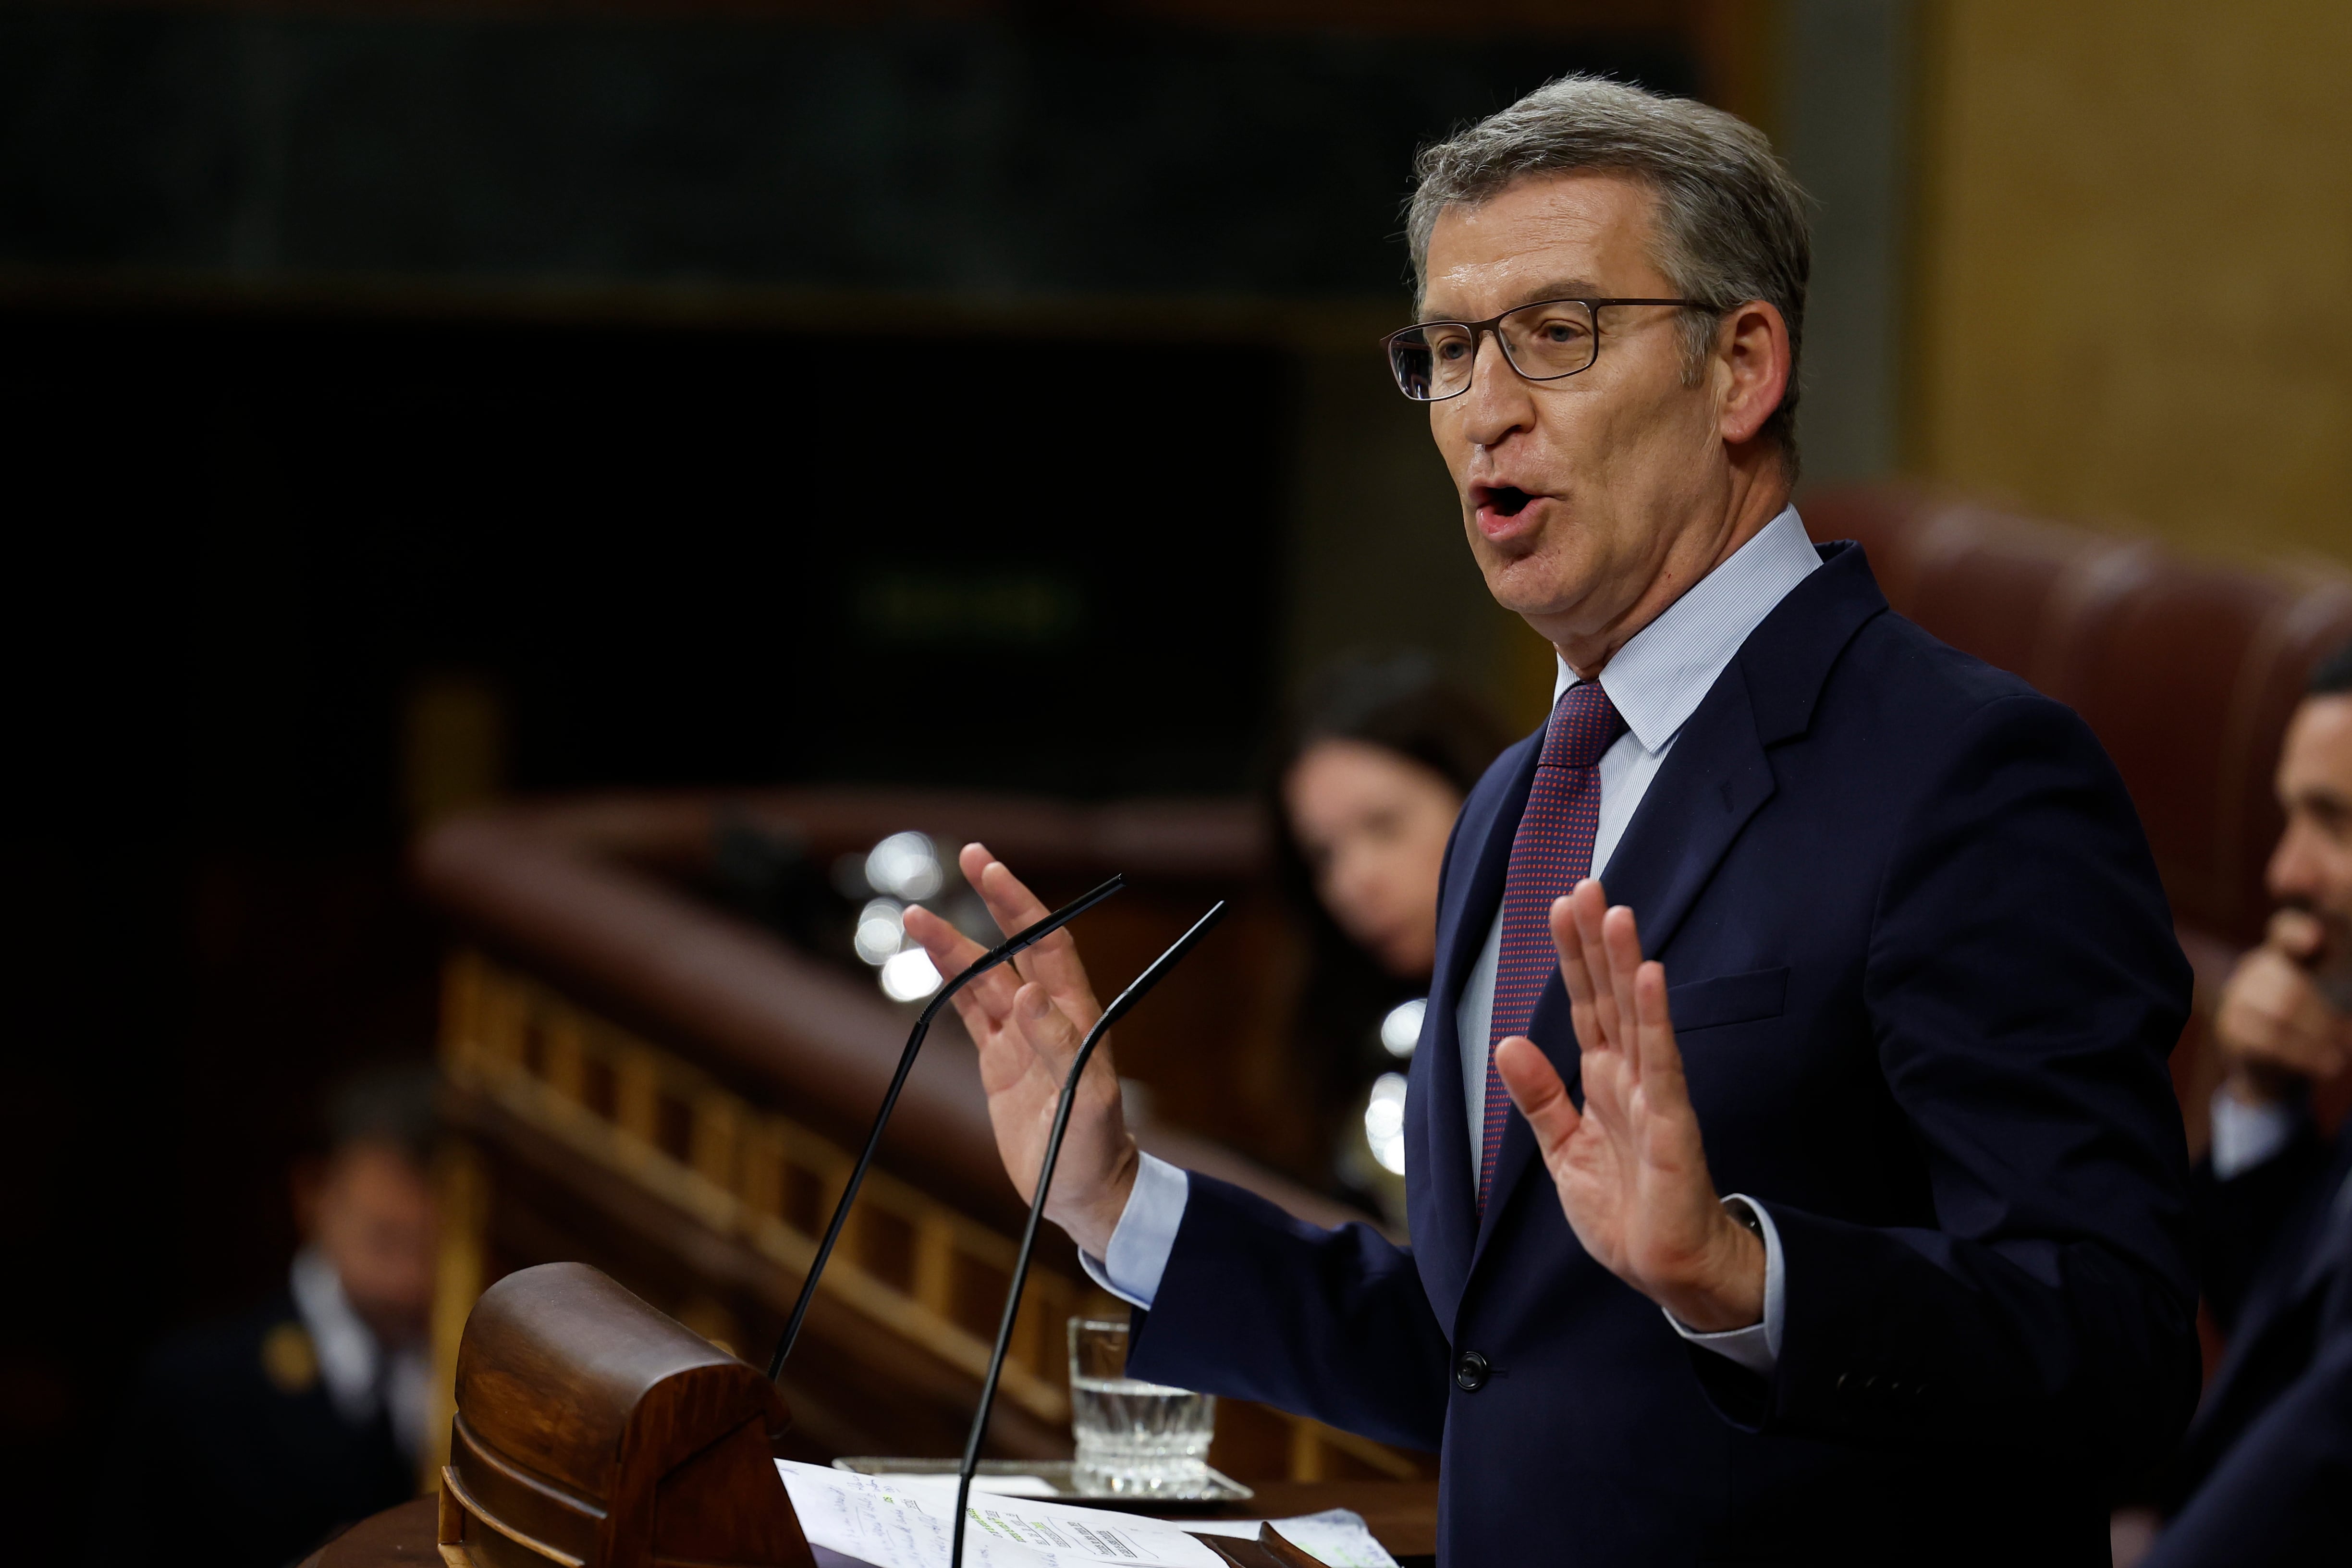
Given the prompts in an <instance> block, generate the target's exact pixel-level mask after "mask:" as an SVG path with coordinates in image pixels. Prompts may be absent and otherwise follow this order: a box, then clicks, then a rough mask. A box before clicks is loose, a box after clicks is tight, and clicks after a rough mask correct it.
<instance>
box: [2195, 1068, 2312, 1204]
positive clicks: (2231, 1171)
mask: <svg viewBox="0 0 2352 1568" xmlns="http://www.w3.org/2000/svg"><path fill="white" fill-rule="evenodd" d="M2297 1115H2298V1110H2297V1108H2296V1107H2295V1106H2294V1105H2290V1104H2281V1103H2279V1102H2276V1101H2273V1102H2272V1103H2271V1104H2268V1105H2249V1104H2247V1103H2246V1102H2245V1101H2244V1100H2240V1099H2239V1098H2238V1097H2237V1096H2236V1095H2234V1094H2231V1092H2230V1091H2229V1090H2228V1089H2215V1090H2214V1091H2213V1121H2212V1127H2213V1174H2214V1177H2215V1178H2216V1179H2217V1180H2220V1181H2224V1182H2226V1181H2228V1180H2229V1179H2230V1178H2231V1177H2232V1176H2235V1175H2240V1174H2242V1173H2245V1172H2247V1171H2251V1170H2252V1169H2253V1168H2254V1167H2255V1166H2256V1165H2259V1164H2261V1163H2263V1161H2265V1160H2269V1159H2273V1158H2274V1157H2275V1156H2276V1155H2277V1154H2278V1152H2279V1151H2280V1150H2282V1149H2284V1148H2285V1147H2286V1146H2287V1145H2288V1144H2289V1143H2291V1142H2294V1128H2295V1121H2296V1117H2297Z"/></svg>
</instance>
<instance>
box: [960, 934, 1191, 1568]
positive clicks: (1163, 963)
mask: <svg viewBox="0 0 2352 1568" xmlns="http://www.w3.org/2000/svg"><path fill="white" fill-rule="evenodd" d="M1224 918H1225V905H1224V900H1222V899H1221V900H1218V901H1217V903H1216V905H1215V907H1213V909H1211V910H1209V912H1208V913H1207V914H1205V915H1202V917H1201V918H1200V919H1199V920H1197V921H1193V922H1192V930H1190V931H1186V932H1185V933H1184V934H1183V935H1182V936H1180V937H1178V938H1177V939H1176V942H1175V945H1173V946H1172V947H1171V948H1169V950H1168V951H1167V952H1163V953H1161V954H1160V956H1159V957H1158V958H1155V959H1153V960H1152V961H1151V967H1150V968H1149V969H1146V970H1145V971H1144V972H1143V973H1140V974H1139V975H1137V976H1136V977H1135V979H1134V980H1133V981H1131V982H1130V983H1129V985H1128V987H1127V989H1126V990H1124V991H1122V992H1120V993H1119V994H1118V997H1117V999H1116V1000H1114V1001H1113V1002H1112V1003H1111V1005H1109V1006H1108V1007H1106V1008H1104V1009H1103V1015H1102V1016H1101V1017H1099V1018H1097V1019H1096V1020H1095V1026H1094V1027H1093V1028H1091V1029H1088V1030H1087V1037H1086V1039H1085V1040H1084V1041H1083V1042H1082V1043H1081V1044H1080V1045H1079V1047H1078V1050H1077V1054H1076V1056H1074V1057H1072V1058H1070V1070H1069V1073H1068V1076H1066V1078H1064V1079H1063V1080H1062V1098H1061V1100H1059V1101H1058V1102H1057V1103H1056V1104H1055V1107H1054V1131H1052V1133H1051V1134H1049V1135H1048V1136H1047V1138H1046V1140H1045V1161H1044V1163H1042V1164H1040V1165H1039V1167H1038V1170H1037V1192H1036V1194H1035V1196H1034V1197H1032V1198H1031V1199H1030V1200H1029V1222H1028V1224H1026V1225H1025V1226H1023V1227H1022V1230H1021V1252H1020V1256H1019V1257H1017V1258H1014V1259H1013V1283H1012V1285H1011V1287H1010V1288H1009V1289H1006V1291H1005V1292H1004V1316H1003V1320H1002V1321H999V1322H998V1324H997V1327H996V1349H995V1351H994V1352H992V1354H991V1355H990V1356H989V1358H988V1379H987V1381H986V1382H984V1383H982V1384H981V1386H980V1408H979V1410H977V1411H975V1412H974V1413H973V1415H972V1418H971V1433H970V1435H969V1436H966V1437H965V1438H964V1442H963V1464H962V1465H961V1467H960V1468H958V1469H957V1471H956V1500H955V1537H954V1541H953V1542H952V1543H951V1544H950V1547H949V1549H948V1568H962V1565H963V1527H964V1523H965V1521H966V1520H967V1519H968V1518H969V1517H970V1514H971V1477H972V1472H973V1471H974V1470H976V1469H977V1468H979V1467H980V1444H981V1439H982V1438H983V1437H985V1436H987V1435H988V1413H989V1411H990V1410H991V1409H992V1408H994V1406H995V1405H996V1380H997V1378H998V1377H999V1376H1000V1375H1001V1374H1002V1373H1003V1371H1004V1352H1005V1349H1006V1347H1007V1346H1009V1345H1010V1344H1012V1342H1013V1319H1014V1318H1015V1317H1017V1316H1019V1315H1020V1311H1021V1287H1022V1285H1023V1284H1024V1282H1026V1281H1027V1279H1028V1278H1029V1255H1030V1253H1031V1252H1032V1251H1033V1250H1034V1248H1035V1247H1036V1245H1037V1222H1038V1221H1039V1220H1041V1219H1043V1218H1044V1217H1045V1194H1047V1193H1049V1192H1051V1191H1052V1190H1053V1187H1054V1166H1055V1163H1056V1162H1058V1161H1059V1160H1060V1159H1061V1157H1062V1134H1063V1133H1064V1132H1066V1131H1069V1126H1070V1106H1071V1104H1072V1103H1073V1102H1074V1101H1075V1100H1076V1099H1077V1093H1078V1080H1079V1079H1083V1078H1084V1077H1085V1076H1086V1071H1087V1061H1088V1060H1089V1059H1090V1058H1092V1057H1093V1056H1094V1054H1095V1047H1097V1046H1098V1045H1100V1044H1101V1043H1102V1037H1103V1036H1104V1035H1106V1034H1107V1033H1108V1032H1109V1030H1110V1026H1112V1025H1113V1024H1116V1023H1118V1021H1119V1019H1121V1018H1123V1017H1125V1016H1127V1014H1128V1012H1129V1009H1131V1008H1132V1007H1133V1006H1134V1005H1136V1004H1137V1003H1138V1002H1140V1001H1142V1000H1143V998H1144V997H1145V995H1146V994H1149V993H1150V990H1151V988H1152V987H1153V986H1154V985H1157V984H1160V976H1161V975H1163V974H1165V973H1168V972H1169V971H1170V970H1171V969H1173V968H1175V967H1176V964H1177V962H1178V961H1179V960H1181V958H1182V957H1183V956H1184V955H1185V954H1186V953H1188V952H1192V948H1193V946H1194V944H1195V943H1197V942H1199V941H1200V940H1201V939H1202V937H1204V936H1206V935H1208V934H1209V928H1210V927H1212V926H1213V925H1215V924H1216V923H1217V922H1218V921H1221V920H1223V919H1224Z"/></svg>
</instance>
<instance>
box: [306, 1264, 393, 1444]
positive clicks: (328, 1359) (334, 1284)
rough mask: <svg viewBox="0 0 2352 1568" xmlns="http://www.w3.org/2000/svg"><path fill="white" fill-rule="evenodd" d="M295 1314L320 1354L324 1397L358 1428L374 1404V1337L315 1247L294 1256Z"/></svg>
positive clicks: (376, 1353) (370, 1414)
mask: <svg viewBox="0 0 2352 1568" xmlns="http://www.w3.org/2000/svg"><path fill="white" fill-rule="evenodd" d="M289 1283H290V1284H291V1286H292V1289H293V1295H294V1310H295V1312H296V1313H297V1314H298V1315H299V1317H300V1318H301V1320H302V1326H303V1327H304V1328H306V1329H308V1330H310V1343H311V1345H312V1346H313V1347H314V1348H315V1349H316V1350H317V1352H318V1355H319V1379H320V1382H322V1383H324V1384H326V1385H327V1396H328V1398H329V1399H331V1400H332V1401H333V1402H334V1406H335V1410H336V1413H337V1414H338V1415H341V1416H342V1418H343V1419H344V1420H345V1421H348V1422H351V1423H352V1424H353V1425H355V1426H356V1425H359V1424H361V1423H363V1422H365V1421H368V1420H369V1419H371V1418H373V1416H374V1415H375V1403H376V1363H377V1361H378V1360H379V1358H380V1357H381V1355H382V1352H381V1351H380V1350H379V1349H378V1348H377V1346H376V1342H375V1335H374V1334H373V1333H372V1332H370V1331H369V1330H368V1326H367V1324H366V1323H364V1322H362V1321H361V1320H360V1315H359V1314H358V1313H357V1312H354V1311H353V1310H352V1304H351V1300H350V1299H349V1298H348V1297H346V1296H345V1295H344V1294H343V1282H342V1280H341V1279H338V1278H337V1277H336V1274H335V1266H334V1265H333V1264H331V1263H330V1262H328V1261H327V1258H326V1254H324V1253H322V1252H320V1250H319V1249H318V1248H317V1247H304V1248H303V1249H302V1250H301V1251H300V1252H299V1253H297V1254H295V1256H294V1268H293V1278H292V1279H291V1280H290V1281H289Z"/></svg>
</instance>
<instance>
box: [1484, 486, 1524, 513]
mask: <svg viewBox="0 0 2352 1568" xmlns="http://www.w3.org/2000/svg"><path fill="white" fill-rule="evenodd" d="M1535 499H1536V498H1535V497H1533V496H1531V495H1529V494H1528V492H1527V491H1525V490H1523V489H1519V488H1518V487H1517V485H1497V486H1496V487H1495V488H1494V489H1490V490H1488V491H1487V492H1486V505H1487V507H1488V508H1489V509H1490V510H1493V511H1494V512H1495V514H1496V516H1498V517H1517V516H1518V515H1519V513H1520V512H1521V511H1523V510H1526V509H1527V504H1528V502H1529V501H1531V500H1535Z"/></svg>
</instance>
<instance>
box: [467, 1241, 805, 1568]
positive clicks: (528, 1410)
mask: <svg viewBox="0 0 2352 1568" xmlns="http://www.w3.org/2000/svg"><path fill="white" fill-rule="evenodd" d="M790 1421H791V1417H790V1416H789V1415H787V1414H786V1412H785V1410H784V1401H783V1396H782V1394H778V1393H777V1392H776V1390H775V1386H774V1385H773V1384H771V1383H769V1381H768V1380H767V1379H766V1378H765V1377H764V1376H762V1375H761V1373H760V1371H759V1369H758V1368H756V1367H753V1366H750V1365H747V1364H746V1363H743V1362H740V1361H738V1360H737V1359H736V1358H735V1357H733V1356H731V1355H729V1354H728V1353H727V1352H724V1351H722V1350H720V1349H719V1348H718V1347H717V1346H716V1345H713V1344H712V1343H711V1342H709V1340H706V1339H704V1338H703V1337H702V1336H701V1335H699V1334H697V1333H695V1332H694V1331H692V1330H690V1329H688V1328H687V1327H685V1326H684V1325H683V1324H681V1323H679V1322H677V1321H675V1320H673V1319H670V1318H667V1317H665V1316H664V1315H663V1314H661V1313H659V1312H656V1310H653V1309H652V1308H651V1307H648V1306H646V1304H645V1303H644V1302H643V1301H641V1300H638V1299H637V1298H636V1297H635V1296H633V1295H631V1294H630V1293H629V1292H628V1291H626V1290H624V1289H621V1287H619V1286H618V1285H615V1284H614V1283H613V1281H612V1280H610V1279H606V1278H605V1277H604V1275H602V1274H599V1273H598V1272H597V1271H596V1270H594V1269H593V1268H588V1267H586V1266H585V1265H583V1264H578V1263H548V1264H542V1265H541V1266H540V1267H539V1268H526V1269H523V1270H521V1271H520V1272H519V1273H515V1274H509V1276H507V1277H506V1278H505V1279H501V1280H499V1282H498V1283H497V1284H496V1285H493V1286H491V1287H490V1288H489V1289H488V1290H487V1291H485V1292H483V1294H482V1299H481V1300H480V1301H479V1302H478V1303H477V1304H476V1306H475V1308H474V1310H473V1315H472V1316H471V1317H469V1318H467V1320H466V1335H465V1339H464V1342H463V1343H462V1344H461V1345H460V1347H459V1349H458V1352H457V1419H456V1422H455V1423H454V1427H453V1430H452V1432H451V1434H450V1440H449V1464H448V1467H447V1468H446V1469H444V1470H443V1471H442V1472H441V1530H440V1540H441V1555H442V1557H443V1558H444V1559H445V1560H446V1563H447V1564H448V1568H551V1565H558V1568H689V1565H691V1568H815V1563H816V1560H815V1558H814V1556H813V1555H812V1554H811V1553H810V1552H809V1546H808V1542H807V1541H806V1540H805V1539H804V1538H803V1536H802V1534H801V1529H800V1523H799V1521H798V1520H797V1519H796V1518H795V1517H794V1516H793V1505H792V1500H791V1499H790V1498H789V1497H788V1496H787V1495H786V1494H785V1491H784V1483H783V1480H782V1478H781V1477H780V1476H778V1475H777V1473H776V1467H775V1463H774V1456H773V1449H772V1445H773V1443H774V1440H775V1439H777V1438H779V1437H781V1436H782V1435H783V1432H784V1429H785V1427H786V1426H788V1425H789V1423H790Z"/></svg>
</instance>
